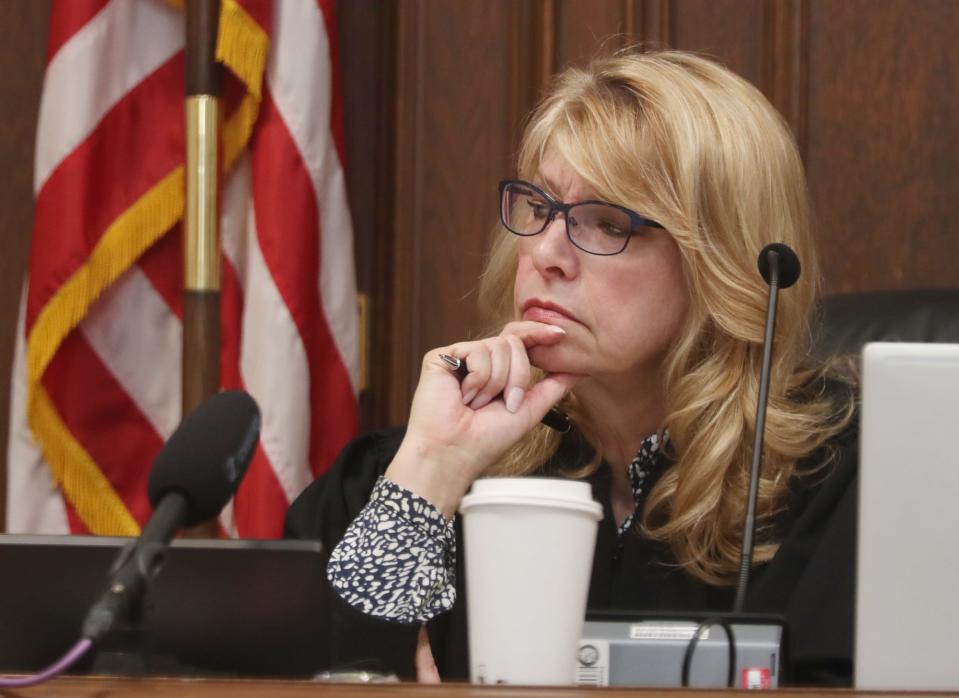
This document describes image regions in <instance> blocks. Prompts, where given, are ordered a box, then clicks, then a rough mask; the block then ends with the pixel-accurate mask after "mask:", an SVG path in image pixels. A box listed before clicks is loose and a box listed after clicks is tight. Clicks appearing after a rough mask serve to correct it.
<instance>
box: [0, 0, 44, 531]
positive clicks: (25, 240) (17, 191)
mask: <svg viewBox="0 0 959 698" xmlns="http://www.w3.org/2000/svg"><path fill="white" fill-rule="evenodd" d="M49 16H50V3H49V0H4V2H0V75H3V80H2V82H0V85H2V87H0V163H3V172H4V177H3V186H2V187H0V250H2V253H0V298H3V301H2V302H0V445H2V454H0V530H3V528H4V525H5V523H4V522H5V521H6V502H7V495H6V481H7V478H6V472H7V435H8V429H9V422H10V368H11V364H12V361H13V349H14V340H15V329H16V325H17V312H18V310H19V301H20V288H21V285H22V283H23V275H24V270H25V269H26V265H27V252H28V249H29V246H30V228H31V227H32V225H33V141H34V134H35V132H36V124H37V111H38V109H39V106H40V89H41V85H42V80H43V67H44V62H45V59H46V46H47V22H48V19H49Z"/></svg>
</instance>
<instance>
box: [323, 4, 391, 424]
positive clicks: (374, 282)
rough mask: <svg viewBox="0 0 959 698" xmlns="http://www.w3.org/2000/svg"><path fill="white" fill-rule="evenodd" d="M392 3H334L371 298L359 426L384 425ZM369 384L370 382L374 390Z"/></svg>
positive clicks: (361, 281)
mask: <svg viewBox="0 0 959 698" xmlns="http://www.w3.org/2000/svg"><path fill="white" fill-rule="evenodd" d="M394 8H395V6H394V4H393V3H383V2H341V3H339V4H338V5H337V29H338V31H339V46H340V51H339V54H340V71H341V74H342V85H343V111H344V122H345V123H344V127H345V128H344V130H345V138H346V188H347V194H348V196H349V200H350V212H351V214H352V218H353V240H354V250H355V255H356V272H357V278H356V281H357V287H358V288H359V290H360V292H362V293H365V294H366V296H367V298H368V299H369V301H370V303H369V305H368V310H369V315H368V317H367V318H366V321H367V327H366V328H361V331H365V332H367V339H368V343H367V349H368V351H369V356H367V357H361V358H365V359H366V360H367V365H366V368H367V371H368V372H367V382H368V385H367V389H366V390H364V391H363V392H362V393H361V394H360V427H361V429H363V430H369V429H375V428H378V427H382V426H385V425H386V424H387V417H386V415H385V414H383V410H382V407H383V401H381V400H376V399H375V395H377V394H379V393H383V392H385V391H384V390H383V389H382V387H381V386H383V385H385V384H386V380H385V373H386V371H385V362H384V361H383V360H382V359H381V357H384V356H387V355H388V352H389V345H388V344H387V343H386V342H385V338H386V337H388V336H389V327H388V325H387V324H386V322H387V320H388V318H386V317H385V315H384V313H383V312H380V311H381V310H382V309H383V308H385V307H387V306H388V302H387V299H388V298H389V297H390V294H391V284H392V279H393V274H392V260H393V254H392V252H393V244H392V242H393V239H392V236H391V235H390V234H389V230H390V210H389V208H390V206H389V202H390V201H392V198H391V187H392V177H391V176H390V170H391V167H392V165H391V163H392V160H391V157H392V153H393V143H394V131H393V129H391V128H388V127H386V125H387V124H389V123H390V121H391V120H392V118H393V116H392V108H393V99H394V88H395V84H394V81H393V61H394V56H395V38H396V31H395V20H396V18H395V13H394ZM374 386H375V387H374Z"/></svg>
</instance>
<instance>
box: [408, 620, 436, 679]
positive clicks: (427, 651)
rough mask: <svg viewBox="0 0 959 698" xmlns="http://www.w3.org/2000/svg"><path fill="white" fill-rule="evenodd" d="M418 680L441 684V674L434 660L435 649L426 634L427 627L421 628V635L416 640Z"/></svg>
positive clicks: (415, 660) (422, 626)
mask: <svg viewBox="0 0 959 698" xmlns="http://www.w3.org/2000/svg"><path fill="white" fill-rule="evenodd" d="M414 663H415V664H416V680H417V681H418V682H419V683H440V672H439V669H437V668H436V660H434V659H433V648H432V647H430V636H429V635H427V634H426V626H425V625H421V626H420V634H419V635H418V636H417V638H416V656H415V658H414Z"/></svg>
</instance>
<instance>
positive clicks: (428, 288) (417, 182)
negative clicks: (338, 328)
mask: <svg viewBox="0 0 959 698" xmlns="http://www.w3.org/2000/svg"><path fill="white" fill-rule="evenodd" d="M398 11H399V16H398V18H397V32H398V35H397V51H398V53H397V65H396V81H397V82H396V114H395V122H394V123H395V138H396V142H395V151H394V170H393V176H394V189H393V196H394V197H395V198H394V199H393V207H392V211H393V234H394V239H393V251H394V253H393V258H392V260H391V271H392V273H393V275H394V276H393V284H394V285H393V293H392V294H390V297H389V298H386V299H384V300H386V301H387V303H388V308H386V309H385V311H386V312H388V313H389V315H390V323H389V328H390V335H389V343H390V349H389V354H388V356H386V357H385V361H386V365H385V367H380V368H379V369H377V370H376V371H375V374H376V375H378V376H380V378H381V379H382V380H383V381H384V382H383V383H382V384H381V387H382V388H383V389H384V392H385V393H386V394H387V395H388V397H387V398H386V402H385V407H386V409H385V411H384V412H381V413H379V414H380V415H382V420H381V421H383V422H395V421H402V420H403V419H405V416H406V413H407V410H408V407H409V399H410V395H411V394H412V390H413V387H414V386H415V381H416V378H417V377H418V375H419V365H420V360H421V358H422V355H423V353H424V352H425V351H426V350H427V349H429V348H431V347H435V346H440V345H443V344H448V343H450V342H453V341H457V340H460V339H463V338H465V337H468V336H470V335H471V334H474V333H476V332H477V331H478V327H477V314H476V310H475V307H476V301H475V287H476V280H477V275H478V272H479V270H480V269H481V267H482V263H483V258H484V254H485V252H486V250H487V248H488V244H489V233H490V231H491V230H492V228H493V225H494V223H495V221H496V215H497V214H496V210H497V202H496V183H497V182H498V181H499V180H500V179H503V178H505V177H508V176H509V175H510V173H511V161H512V152H513V146H514V144H515V133H516V131H517V128H518V122H519V118H520V114H521V113H522V112H524V111H525V110H526V107H527V105H528V102H529V100H530V99H531V97H532V95H533V94H534V93H535V90H534V89H530V87H529V85H528V84H524V81H525V82H527V83H528V82H529V81H532V82H534V83H536V82H537V81H538V80H539V79H541V77H542V74H543V70H542V51H541V50H539V47H540V43H539V40H538V39H537V38H535V37H534V38H533V39H532V40H529V39H527V37H526V36H523V35H520V34H519V32H520V31H521V29H522V28H523V26H527V25H524V24H523V23H521V22H520V20H521V19H524V18H525V19H526V20H527V21H528V20H529V19H530V17H531V13H534V12H537V11H546V7H545V5H543V4H542V3H539V4H536V5H533V4H521V3H515V2H512V1H511V0H496V1H495V2H485V3H451V2H447V1H445V0H419V1H417V2H404V3H401V4H400V5H399V6H398Z"/></svg>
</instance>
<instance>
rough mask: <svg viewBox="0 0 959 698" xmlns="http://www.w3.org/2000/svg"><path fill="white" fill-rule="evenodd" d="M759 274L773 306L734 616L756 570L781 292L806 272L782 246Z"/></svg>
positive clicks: (762, 262)
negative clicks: (761, 469)
mask: <svg viewBox="0 0 959 698" xmlns="http://www.w3.org/2000/svg"><path fill="white" fill-rule="evenodd" d="M758 264H759V273H760V274H761V275H762V277H763V279H764V280H765V281H766V283H767V284H769V302H768V305H767V307H766V332H765V336H764V337H763V363H762V370H761V371H760V374H759V398H758V399H757V400H756V433H755V435H754V438H753V460H752V467H751V468H750V471H749V494H748V497H747V501H746V520H745V524H744V525H743V547H742V550H741V551H740V557H739V582H738V583H737V585H736V598H735V601H734V602H733V612H734V613H739V612H740V611H742V610H743V604H744V603H745V601H746V589H747V588H748V586H749V569H750V567H751V566H752V559H753V546H754V538H755V536H756V500H757V499H758V498H759V464H760V463H761V462H762V453H763V439H764V437H765V433H764V432H765V429H766V403H767V402H768V401H769V369H770V364H771V362H772V350H773V337H774V336H775V332H776V302H777V300H778V299H779V289H780V288H789V287H790V286H792V285H793V284H794V283H796V280H797V279H799V273H800V271H801V270H802V267H801V265H800V264H799V257H797V256H796V253H795V252H793V250H792V248H791V247H789V246H788V245H785V244H783V243H781V242H774V243H772V244H771V245H766V246H765V247H764V248H763V250H762V252H760V253H759V260H758Z"/></svg>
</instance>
